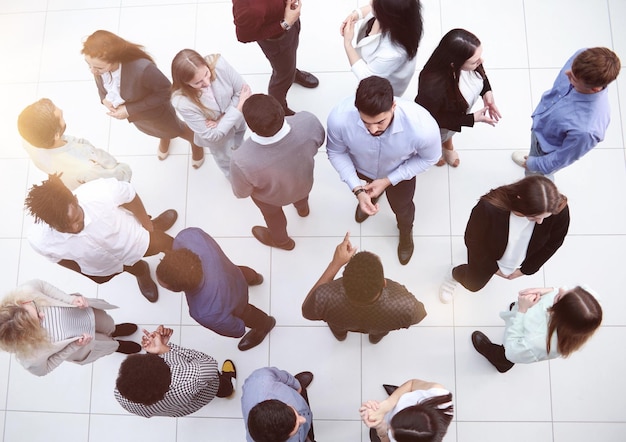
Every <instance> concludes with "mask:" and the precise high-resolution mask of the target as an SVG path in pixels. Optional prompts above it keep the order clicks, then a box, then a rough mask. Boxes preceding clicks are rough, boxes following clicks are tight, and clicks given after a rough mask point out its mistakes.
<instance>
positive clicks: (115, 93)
mask: <svg viewBox="0 0 626 442" xmlns="http://www.w3.org/2000/svg"><path fill="white" fill-rule="evenodd" d="M100 78H102V85H103V86H104V89H105V90H106V91H107V95H106V97H104V99H105V100H109V101H110V102H111V104H112V105H113V107H118V106H120V105H122V104H124V103H125V102H126V101H125V100H124V99H123V98H122V95H121V92H120V84H121V81H122V63H120V65H119V66H118V68H117V69H116V70H114V71H113V72H105V73H104V74H101V75H100Z"/></svg>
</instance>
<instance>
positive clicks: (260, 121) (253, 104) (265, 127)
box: [241, 94, 285, 137]
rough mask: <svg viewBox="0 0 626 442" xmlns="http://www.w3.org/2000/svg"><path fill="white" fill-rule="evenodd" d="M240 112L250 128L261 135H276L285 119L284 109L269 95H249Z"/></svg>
mask: <svg viewBox="0 0 626 442" xmlns="http://www.w3.org/2000/svg"><path fill="white" fill-rule="evenodd" d="M241 112H242V113H243V118H244V119H245V120H246V124H247V125H248V127H249V128H250V130H251V131H252V132H254V133H255V134H257V135H260V136H262V137H271V136H273V135H276V134H277V133H278V131H279V130H280V128H281V127H283V123H284V121H285V109H283V107H282V106H281V104H280V103H279V102H278V100H277V99H276V98H274V97H272V96H271V95H265V94H254V95H251V96H250V98H248V99H247V100H246V102H245V103H244V104H243V107H242V108H241Z"/></svg>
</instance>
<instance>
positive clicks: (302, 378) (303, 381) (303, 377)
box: [294, 371, 313, 390]
mask: <svg viewBox="0 0 626 442" xmlns="http://www.w3.org/2000/svg"><path fill="white" fill-rule="evenodd" d="M294 378H296V379H297V380H298V382H300V387H302V389H303V390H306V388H307V387H308V386H309V385H311V382H313V373H311V372H310V371H303V372H301V373H298V374H297V375H295V376H294Z"/></svg>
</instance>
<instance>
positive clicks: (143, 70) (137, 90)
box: [81, 30, 204, 167]
mask: <svg viewBox="0 0 626 442" xmlns="http://www.w3.org/2000/svg"><path fill="white" fill-rule="evenodd" d="M81 53H82V54H83V55H84V56H85V61H86V62H87V64H88V65H89V69H90V70H91V73H92V74H93V76H94V79H95V81H96V85H97V86H98V93H99V95H100V101H101V102H102V104H104V105H105V106H106V107H107V109H109V112H108V114H109V115H110V116H112V117H113V118H117V119H119V120H124V119H128V121H129V122H131V123H133V124H134V125H135V126H136V127H137V129H139V130H140V131H142V132H143V133H145V134H148V135H151V136H153V137H157V138H159V139H160V141H159V151H158V157H159V159H160V160H164V159H165V158H167V156H168V155H169V145H170V141H171V139H172V138H176V137H181V138H184V139H185V140H187V141H189V142H190V143H191V152H192V161H193V164H194V167H196V164H201V163H202V160H203V159H204V150H203V149H202V148H201V147H199V146H197V145H196V144H195V143H194V141H193V132H192V131H191V129H189V127H187V125H186V124H185V123H183V122H182V121H180V119H179V118H178V117H177V116H176V111H175V110H174V108H173V107H172V104H171V103H170V88H171V86H172V85H171V83H170V81H169V80H168V79H167V77H166V76H165V75H163V73H162V72H161V71H160V70H159V68H157V66H156V65H155V64H154V61H153V60H152V57H150V56H149V55H148V54H147V53H146V52H145V51H144V50H143V48H142V46H139V45H136V44H134V43H131V42H128V41H126V40H124V39H123V38H121V37H118V36H117V35H115V34H113V33H111V32H109V31H103V30H99V31H96V32H94V33H93V34H91V35H90V36H89V37H87V39H86V40H85V42H84V43H83V49H82V51H81ZM198 167H199V166H198Z"/></svg>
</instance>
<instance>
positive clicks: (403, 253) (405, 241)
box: [398, 229, 415, 265]
mask: <svg viewBox="0 0 626 442" xmlns="http://www.w3.org/2000/svg"><path fill="white" fill-rule="evenodd" d="M414 248H415V246H414V244H413V230H412V229H411V230H410V231H409V232H408V233H405V234H403V233H402V232H400V242H399V243H398V259H399V260H400V264H402V265H406V264H408V262H409V261H410V260H411V256H413V249H414Z"/></svg>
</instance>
